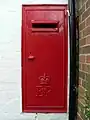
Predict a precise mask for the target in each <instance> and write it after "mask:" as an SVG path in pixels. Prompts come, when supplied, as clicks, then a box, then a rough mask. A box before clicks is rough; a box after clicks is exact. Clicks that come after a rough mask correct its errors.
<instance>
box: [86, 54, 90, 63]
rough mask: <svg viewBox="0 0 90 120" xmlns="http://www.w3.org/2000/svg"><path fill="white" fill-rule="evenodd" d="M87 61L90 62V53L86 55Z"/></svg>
mask: <svg viewBox="0 0 90 120" xmlns="http://www.w3.org/2000/svg"><path fill="white" fill-rule="evenodd" d="M86 62H87V63H90V55H88V56H86Z"/></svg>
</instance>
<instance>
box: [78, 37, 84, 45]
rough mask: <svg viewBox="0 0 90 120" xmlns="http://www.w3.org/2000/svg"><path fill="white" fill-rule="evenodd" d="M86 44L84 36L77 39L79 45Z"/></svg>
mask: <svg viewBox="0 0 90 120" xmlns="http://www.w3.org/2000/svg"><path fill="white" fill-rule="evenodd" d="M85 44H86V38H83V39H81V40H80V41H79V46H83V45H85Z"/></svg>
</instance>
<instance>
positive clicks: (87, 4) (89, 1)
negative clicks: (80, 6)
mask: <svg viewBox="0 0 90 120" xmlns="http://www.w3.org/2000/svg"><path fill="white" fill-rule="evenodd" d="M88 7H90V0H88V1H87V2H86V8H88Z"/></svg>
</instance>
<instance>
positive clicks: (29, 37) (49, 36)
mask: <svg viewBox="0 0 90 120" xmlns="http://www.w3.org/2000/svg"><path fill="white" fill-rule="evenodd" d="M66 10H67V5H30V6H23V8H22V12H23V14H22V15H23V16H22V103H23V108H22V111H23V112H44V113H45V112H49V113H60V112H67V78H68V77H67V75H68V70H67V69H68V67H67V66H68V59H67V58H68V36H67V35H68V34H67V33H68V26H67V14H66Z"/></svg>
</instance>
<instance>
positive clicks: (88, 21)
mask: <svg viewBox="0 0 90 120" xmlns="http://www.w3.org/2000/svg"><path fill="white" fill-rule="evenodd" d="M89 25H90V16H89V17H88V18H87V19H86V26H89Z"/></svg>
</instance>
